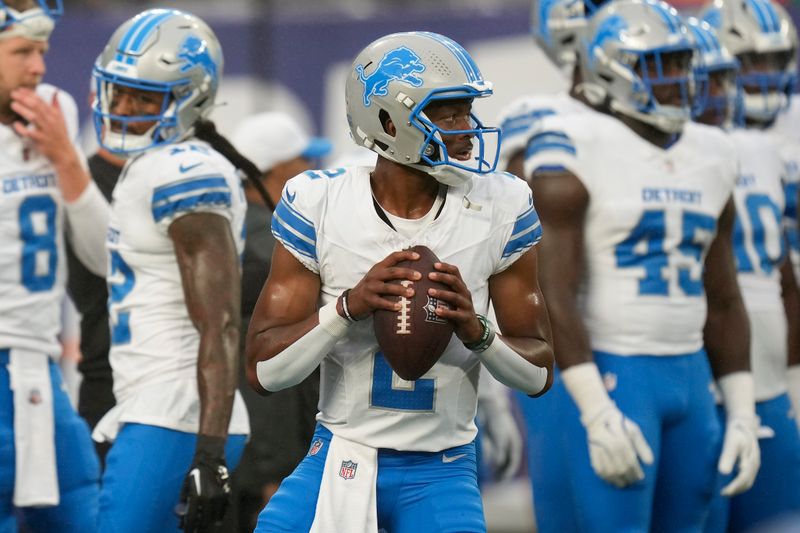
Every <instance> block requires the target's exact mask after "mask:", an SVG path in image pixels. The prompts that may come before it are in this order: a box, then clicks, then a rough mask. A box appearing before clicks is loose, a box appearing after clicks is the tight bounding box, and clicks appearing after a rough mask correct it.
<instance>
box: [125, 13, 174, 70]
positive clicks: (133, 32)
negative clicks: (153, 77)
mask: <svg viewBox="0 0 800 533" xmlns="http://www.w3.org/2000/svg"><path fill="white" fill-rule="evenodd" d="M177 13H178V12H177V11H175V10H171V9H170V10H166V9H157V10H153V12H152V13H148V14H147V15H146V16H144V17H142V18H141V19H140V20H138V21H136V22H135V23H134V25H133V26H131V28H130V29H129V30H128V32H127V33H126V34H125V36H124V37H123V39H122V41H121V43H120V47H119V52H121V53H117V58H116V59H117V60H118V61H122V60H123V55H122V54H135V53H137V52H140V51H141V48H142V45H143V44H144V42H145V41H146V40H147V38H148V37H149V36H150V34H151V33H153V31H154V30H155V29H156V28H157V27H158V25H159V24H161V23H162V22H163V21H165V20H167V19H169V18H170V17H172V16H174V15H175V14H177ZM124 60H125V62H126V63H128V64H129V65H133V64H135V63H136V59H135V58H134V57H132V56H130V55H128V56H127V57H125V58H124Z"/></svg>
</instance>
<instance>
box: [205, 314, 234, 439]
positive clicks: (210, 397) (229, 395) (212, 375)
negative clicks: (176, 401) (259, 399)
mask: <svg viewBox="0 0 800 533" xmlns="http://www.w3.org/2000/svg"><path fill="white" fill-rule="evenodd" d="M239 331H240V327H239V321H238V320H237V319H235V318H234V315H231V319H230V320H227V321H226V323H225V324H224V325H223V326H221V327H217V328H213V327H208V328H205V329H201V332H200V349H199V353H198V361H197V388H198V391H199V393H200V431H199V433H200V434H201V435H209V436H213V437H225V436H227V434H228V424H229V423H230V419H231V412H232V410H233V399H234V396H235V394H236V385H237V382H238V378H239V354H238V349H239Z"/></svg>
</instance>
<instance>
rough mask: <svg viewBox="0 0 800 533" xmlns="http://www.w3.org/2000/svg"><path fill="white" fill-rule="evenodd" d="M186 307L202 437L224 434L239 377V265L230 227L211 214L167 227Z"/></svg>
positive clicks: (225, 221)
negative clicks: (195, 348) (193, 336)
mask: <svg viewBox="0 0 800 533" xmlns="http://www.w3.org/2000/svg"><path fill="white" fill-rule="evenodd" d="M169 235H170V237H171V238H172V241H173V244H174V246H175V255H176V257H177V259H178V267H179V268H180V272H181V281H182V283H183V292H184V297H185V299H186V308H187V310H188V311H189V317H190V318H191V319H192V322H193V323H194V325H195V327H196V328H197V330H198V331H199V332H200V349H199V353H198V358H197V359H198V361H197V383H198V389H199V392H200V432H199V433H200V435H207V436H212V437H222V438H223V439H224V438H225V437H226V436H227V434H228V423H229V422H230V417H231V411H232V408H233V398H234V394H235V392H236V384H237V379H238V375H239V374H238V360H239V357H238V349H239V330H240V320H241V318H240V303H239V300H240V291H241V288H240V287H241V283H240V278H239V263H238V255H237V253H236V246H235V245H234V242H233V236H232V235H231V229H230V225H229V224H228V221H227V220H225V218H223V217H221V216H219V215H214V214H210V213H195V214H189V215H185V216H182V217H180V218H178V219H177V220H175V221H174V222H173V223H172V224H171V225H170V227H169Z"/></svg>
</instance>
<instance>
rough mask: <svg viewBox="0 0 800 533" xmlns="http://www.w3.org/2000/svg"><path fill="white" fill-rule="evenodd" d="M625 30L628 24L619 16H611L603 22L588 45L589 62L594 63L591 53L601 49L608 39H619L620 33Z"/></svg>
mask: <svg viewBox="0 0 800 533" xmlns="http://www.w3.org/2000/svg"><path fill="white" fill-rule="evenodd" d="M627 28H628V23H627V22H625V19H624V18H622V17H621V16H619V15H613V16H610V17H608V18H607V19H606V20H604V21H603V22H602V24H601V25H600V27H599V28H597V32H596V33H595V35H594V38H593V39H592V41H591V42H590V43H589V46H588V48H589V61H590V62H593V61H594V55H593V54H592V51H593V50H594V49H595V48H598V47H602V46H603V44H604V43H605V42H606V41H608V40H609V39H619V36H620V33H622V31H623V30H625V29H627Z"/></svg>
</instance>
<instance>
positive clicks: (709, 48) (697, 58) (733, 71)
mask: <svg viewBox="0 0 800 533" xmlns="http://www.w3.org/2000/svg"><path fill="white" fill-rule="evenodd" d="M686 27H687V28H688V29H689V34H690V35H691V37H692V43H693V44H694V49H695V53H694V59H693V66H692V68H693V72H694V83H695V96H694V101H693V103H692V118H694V119H695V120H697V121H699V122H704V123H707V124H715V125H718V126H723V127H730V126H731V125H732V124H733V119H734V112H735V110H736V108H737V102H738V99H739V90H738V86H737V84H736V75H737V73H738V71H739V64H738V62H737V61H736V58H735V57H733V55H731V53H730V52H729V51H728V49H727V48H725V47H724V46H722V43H720V41H719V39H718V38H717V34H716V32H715V31H714V28H712V27H711V25H709V24H708V23H707V22H705V21H702V20H698V19H696V18H694V17H690V18H688V19H687V20H686ZM716 86H720V87H721V89H720V91H719V92H721V94H717V95H714V94H712V92H714V91H715V90H714V88H713V87H716Z"/></svg>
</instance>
